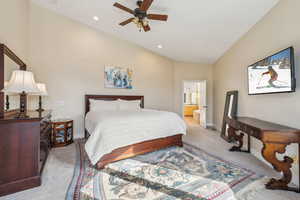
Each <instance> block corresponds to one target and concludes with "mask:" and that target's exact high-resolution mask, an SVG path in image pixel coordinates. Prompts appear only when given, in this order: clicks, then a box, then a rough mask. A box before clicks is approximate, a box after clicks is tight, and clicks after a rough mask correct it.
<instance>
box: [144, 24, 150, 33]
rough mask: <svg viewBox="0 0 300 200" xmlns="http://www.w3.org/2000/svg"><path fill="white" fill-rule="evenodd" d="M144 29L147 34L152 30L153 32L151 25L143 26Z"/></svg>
mask: <svg viewBox="0 0 300 200" xmlns="http://www.w3.org/2000/svg"><path fill="white" fill-rule="evenodd" d="M143 28H144V31H145V32H148V31H150V30H151V28H150V26H149V25H147V26H143Z"/></svg>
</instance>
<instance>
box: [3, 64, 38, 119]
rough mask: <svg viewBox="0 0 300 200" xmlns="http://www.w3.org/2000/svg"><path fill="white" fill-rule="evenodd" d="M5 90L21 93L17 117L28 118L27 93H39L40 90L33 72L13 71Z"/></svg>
mask: <svg viewBox="0 0 300 200" xmlns="http://www.w3.org/2000/svg"><path fill="white" fill-rule="evenodd" d="M3 92H7V93H17V94H20V95H21V97H20V112H19V113H18V115H17V116H16V118H19V119H22V118H28V116H26V111H27V99H26V94H35V93H39V92H40V90H39V89H38V87H37V86H36V83H35V81H34V76H33V73H32V72H30V71H23V70H16V71H13V73H12V76H11V78H10V80H9V82H8V84H7V85H6V87H5V88H4V89H3Z"/></svg>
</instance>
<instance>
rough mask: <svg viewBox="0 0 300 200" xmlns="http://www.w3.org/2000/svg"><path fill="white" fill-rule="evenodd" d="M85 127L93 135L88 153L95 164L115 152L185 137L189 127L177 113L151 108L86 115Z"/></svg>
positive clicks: (89, 141)
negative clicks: (169, 137)
mask: <svg viewBox="0 0 300 200" xmlns="http://www.w3.org/2000/svg"><path fill="white" fill-rule="evenodd" d="M85 128H86V129H87V130H88V132H89V133H90V134H91V136H90V137H89V139H88V140H87V142H86V144H85V150H86V152H87V154H88V156H89V158H90V160H91V162H92V164H93V165H95V164H96V163H97V162H98V161H99V160H100V159H101V157H102V156H103V155H105V154H107V153H110V152H111V151H113V150H114V149H117V148H120V147H125V146H128V145H132V144H136V143H139V142H143V141H147V140H153V139H158V138H164V137H168V136H172V135H177V134H186V125H185V123H184V121H183V120H182V119H181V118H180V117H179V116H178V115H177V114H175V113H172V112H165V111H156V110H148V109H142V110H141V111H101V112H99V111H95V112H89V113H87V115H86V119H85Z"/></svg>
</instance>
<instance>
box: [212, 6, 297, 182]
mask: <svg viewBox="0 0 300 200" xmlns="http://www.w3.org/2000/svg"><path fill="white" fill-rule="evenodd" d="M299 8H300V1H298V0H283V1H280V2H279V4H278V5H277V6H276V7H275V8H274V9H272V10H271V12H270V13H269V14H267V15H266V16H265V18H264V19H263V20H261V21H260V22H259V23H258V24H256V25H255V26H254V27H253V28H252V29H251V30H250V31H249V32H248V33H247V34H246V35H245V36H244V37H243V38H242V39H241V40H240V41H238V42H237V43H236V44H235V45H234V46H233V47H232V48H231V49H230V50H228V51H227V52H226V54H225V55H224V56H223V57H222V58H221V59H220V60H219V61H218V62H217V63H216V64H215V66H214V122H215V123H216V126H217V128H218V129H219V130H220V127H221V123H222V115H223V110H224V102H225V93H226V91H228V90H233V89H237V90H239V107H238V109H239V110H238V113H239V115H244V116H251V117H256V118H260V119H264V120H268V121H272V122H276V123H281V124H284V125H289V126H292V127H295V128H300V123H299V119H300V103H299V102H300V101H299V100H300V93H299V89H297V92H296V93H291V94H272V95H258V96H248V95H247V73H246V69H247V68H246V67H247V66H248V65H250V64H252V63H255V62H256V61H258V60H260V59H262V58H264V57H266V56H269V55H271V54H272V53H275V52H277V51H279V50H281V49H284V48H286V47H289V46H294V48H295V58H296V76H297V78H298V84H297V87H298V88H299V87H300V84H299V83H300V82H299V80H300V70H299V64H300V26H299V19H300V12H299ZM253 147H254V153H255V154H257V155H260V153H259V151H260V148H261V144H260V143H258V142H257V141H256V142H254V144H253ZM288 152H289V155H291V156H292V157H296V155H297V147H296V145H292V146H290V147H289V149H288ZM294 167H295V166H294ZM294 172H295V173H297V170H296V168H294ZM296 180H297V177H294V181H295V182H296Z"/></svg>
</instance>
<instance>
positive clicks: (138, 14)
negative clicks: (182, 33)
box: [114, 0, 168, 32]
mask: <svg viewBox="0 0 300 200" xmlns="http://www.w3.org/2000/svg"><path fill="white" fill-rule="evenodd" d="M152 3H153V0H143V1H137V3H136V4H137V6H138V8H136V9H134V10H132V9H130V8H127V7H125V6H123V5H121V4H119V3H115V4H114V6H115V7H117V8H119V9H121V10H123V11H126V12H128V13H130V14H132V15H133V16H134V17H132V18H130V19H128V20H125V21H124V22H121V23H120V24H119V25H121V26H125V25H127V24H129V23H131V22H133V23H135V24H136V25H137V27H138V28H139V29H140V31H142V28H143V29H144V31H145V32H148V31H150V30H151V29H150V26H149V21H148V20H159V21H167V20H168V15H159V14H148V13H147V11H148V9H149V8H150V6H151V4H152Z"/></svg>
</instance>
